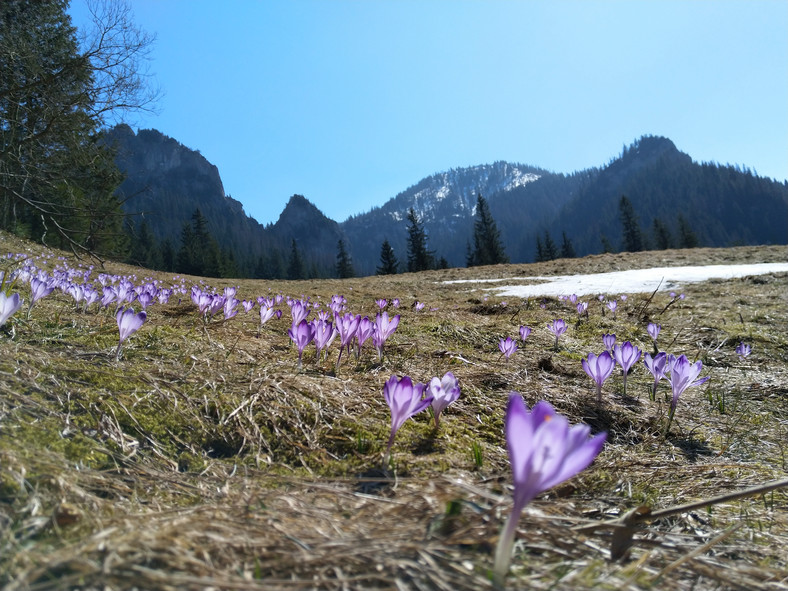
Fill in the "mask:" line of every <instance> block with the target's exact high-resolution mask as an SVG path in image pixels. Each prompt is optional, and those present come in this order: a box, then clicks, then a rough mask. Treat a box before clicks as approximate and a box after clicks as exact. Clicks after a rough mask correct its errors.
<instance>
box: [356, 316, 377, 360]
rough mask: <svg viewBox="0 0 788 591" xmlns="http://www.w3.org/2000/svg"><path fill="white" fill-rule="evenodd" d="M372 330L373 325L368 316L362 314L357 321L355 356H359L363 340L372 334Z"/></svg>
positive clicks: (373, 330) (373, 328) (373, 329)
mask: <svg viewBox="0 0 788 591" xmlns="http://www.w3.org/2000/svg"><path fill="white" fill-rule="evenodd" d="M373 332H375V325H374V324H373V323H372V321H371V320H370V319H369V317H367V316H364V318H362V319H361V320H359V321H358V328H357V329H356V344H357V345H358V347H357V349H356V357H360V356H361V347H362V346H363V345H364V341H366V340H367V339H368V338H369V337H371V336H372V333H373Z"/></svg>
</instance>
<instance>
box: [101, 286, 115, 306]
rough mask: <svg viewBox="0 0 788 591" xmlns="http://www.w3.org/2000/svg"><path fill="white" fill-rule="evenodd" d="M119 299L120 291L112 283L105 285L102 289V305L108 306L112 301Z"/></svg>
mask: <svg viewBox="0 0 788 591" xmlns="http://www.w3.org/2000/svg"><path fill="white" fill-rule="evenodd" d="M116 299H118V293H117V291H115V288H114V287H112V286H111V285H108V286H106V287H103V288H102V289H101V307H102V308H106V307H107V306H109V305H110V304H111V303H112V302H114V301H115V300H116Z"/></svg>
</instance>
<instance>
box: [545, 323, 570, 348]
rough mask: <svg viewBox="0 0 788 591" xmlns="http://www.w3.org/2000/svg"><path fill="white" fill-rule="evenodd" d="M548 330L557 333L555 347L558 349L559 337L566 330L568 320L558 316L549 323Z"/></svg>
mask: <svg viewBox="0 0 788 591" xmlns="http://www.w3.org/2000/svg"><path fill="white" fill-rule="evenodd" d="M547 330H549V331H550V332H551V333H553V334H554V335H555V348H556V350H557V349H558V337H560V336H561V335H562V334H564V333H565V332H566V322H565V321H564V319H563V318H556V319H555V320H553V321H552V322H551V323H550V324H548V325H547Z"/></svg>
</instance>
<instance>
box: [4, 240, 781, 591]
mask: <svg viewBox="0 0 788 591" xmlns="http://www.w3.org/2000/svg"><path fill="white" fill-rule="evenodd" d="M0 249H1V250H2V251H3V252H22V251H24V250H26V249H30V251H31V253H34V254H37V253H40V252H42V249H40V247H36V246H32V245H29V244H26V243H21V242H19V241H16V240H15V239H13V238H10V237H8V236H7V235H0ZM785 255H786V249H785V247H762V248H752V247H743V248H735V249H696V250H692V251H664V252H658V253H639V254H627V255H621V254H619V255H601V256H592V257H586V258H584V259H579V260H570V261H553V262H550V263H543V264H539V265H507V266H498V267H488V268H481V269H472V270H468V269H453V270H448V271H436V272H429V273H422V274H406V275H399V276H393V277H386V278H382V277H371V278H363V279H353V280H345V281H341V282H340V281H309V282H253V281H244V282H241V284H240V288H239V296H238V297H239V298H255V297H256V296H259V295H267V294H268V293H269V290H270V293H284V294H286V295H290V296H300V295H302V294H303V295H306V296H310V297H312V299H313V300H319V301H323V302H327V301H328V300H329V299H330V297H331V295H333V294H335V293H341V294H343V295H344V296H345V297H346V298H347V300H348V307H349V309H350V310H351V311H353V312H354V313H361V314H369V315H374V313H375V311H376V309H377V308H376V306H375V303H374V300H375V298H378V297H385V298H389V299H391V298H394V297H398V298H400V299H401V300H402V302H403V305H402V307H401V308H400V312H401V314H402V321H401V323H400V327H399V329H398V330H397V332H396V333H395V334H394V336H393V337H392V338H391V339H390V341H389V344H388V345H387V352H386V357H385V359H384V361H383V362H382V363H378V362H377V360H376V358H375V357H374V356H373V355H372V353H371V351H370V350H367V351H366V352H365V354H364V355H362V358H361V360H360V361H359V362H356V361H355V360H352V359H349V360H346V359H343V364H342V366H341V368H340V371H339V373H338V374H335V373H334V371H333V366H334V361H335V359H336V354H337V351H338V349H337V344H336V343H335V344H334V345H332V347H331V351H330V355H329V359H328V361H325V362H323V363H322V365H321V366H320V367H315V359H314V348H310V349H309V350H308V352H307V354H306V355H305V370H304V371H303V372H301V373H297V372H296V371H295V359H296V354H295V350H294V349H293V348H292V347H291V346H290V345H289V339H288V337H287V335H286V330H287V326H288V324H289V316H288V313H287V308H286V306H285V315H284V316H283V317H282V319H280V320H272V321H271V322H269V323H268V324H266V325H265V326H264V327H263V328H262V330H259V329H258V324H259V320H258V316H257V311H256V310H255V311H254V312H253V313H251V314H249V315H244V314H243V312H241V313H240V314H239V316H237V317H235V318H233V319H230V320H228V321H226V322H222V321H220V320H214V321H212V322H210V323H209V324H208V325H207V326H203V324H202V322H201V321H199V320H198V317H197V312H196V309H195V308H194V307H193V306H192V304H191V303H190V302H187V301H186V300H185V301H184V302H183V303H181V304H178V303H177V301H175V302H172V303H170V304H167V305H166V306H160V305H155V306H154V307H153V308H151V309H150V311H149V320H148V322H147V323H146V324H145V325H144V326H143V328H142V329H141V330H140V331H139V332H138V333H137V334H135V335H134V336H132V337H131V338H130V339H129V341H128V342H127V345H126V347H125V348H124V354H123V356H122V358H121V360H120V361H119V362H115V361H114V356H113V354H112V352H113V348H114V345H115V342H116V339H117V327H116V325H115V320H114V318H113V317H112V316H111V314H108V313H105V312H89V313H77V312H76V311H75V310H74V305H73V302H71V301H70V298H69V297H67V296H64V295H63V294H59V295H53V296H50V297H48V298H45V299H44V300H42V301H41V302H40V303H39V304H38V305H37V306H36V307H35V308H34V309H33V313H32V315H31V318H30V319H29V320H26V319H25V318H24V314H23V313H22V312H20V313H18V314H17V315H16V316H15V317H13V318H12V320H11V321H10V322H9V324H10V325H11V328H9V326H8V325H7V326H6V328H4V329H3V332H2V333H0V586H5V588H8V589H26V588H35V589H39V588H75V587H76V588H98V587H99V586H101V585H107V586H108V587H109V588H114V589H121V588H131V587H134V586H135V585H136V586H138V587H141V588H148V589H171V588H192V589H203V588H206V587H214V588H222V589H253V588H261V589H262V588H265V589H302V588H303V589H307V588H320V589H355V588H385V589H395V588H400V589H485V588H491V584H490V583H489V579H488V571H489V568H490V567H491V565H492V554H491V550H492V548H493V547H494V544H495V541H496V537H497V535H498V532H499V530H500V528H501V525H502V523H503V520H504V519H505V516H506V513H507V511H508V510H509V507H510V501H509V499H510V483H511V479H510V472H509V467H508V460H507V456H506V450H505V442H504V439H503V433H502V425H503V411H504V407H505V403H506V399H507V395H508V392H509V391H511V390H517V391H519V392H521V393H522V394H523V396H524V398H525V399H526V401H527V402H528V403H529V404H533V403H534V402H536V401H537V400H539V399H542V398H544V399H547V400H549V401H550V402H551V403H552V404H554V405H555V406H556V408H557V409H558V410H559V411H560V412H562V413H564V414H566V415H567V416H569V417H570V420H571V422H579V421H584V422H587V423H589V424H590V425H592V428H593V430H594V431H598V430H607V431H608V433H609V437H608V444H607V445H606V447H605V449H604V450H603V452H602V453H601V455H600V456H599V457H598V458H597V460H596V462H595V463H594V464H593V465H592V467H591V468H590V469H589V470H587V471H586V472H584V473H582V474H581V475H579V476H578V477H576V478H574V479H572V480H571V481H569V482H568V483H567V484H566V485H563V486H560V487H558V488H557V489H556V490H552V491H549V492H547V493H546V494H544V495H542V496H541V497H540V498H539V499H538V500H537V501H535V502H534V503H532V504H531V506H530V507H529V508H528V509H527V510H526V512H525V514H524V515H523V517H522V519H521V521H520V532H519V535H518V539H519V540H520V541H519V543H518V545H517V546H516V548H515V556H514V559H513V567H512V570H511V573H510V579H509V581H510V585H511V587H512V588H522V587H526V586H527V587H529V588H533V589H550V588H553V589H556V588H557V589H563V588H566V589H584V588H598V589H622V588H625V589H648V588H654V589H684V588H689V587H690V586H692V585H693V584H695V585H696V586H695V588H696V589H707V588H708V589H712V588H713V589H717V588H725V589H727V588H745V589H752V588H775V589H777V588H784V585H785V583H786V581H785V579H784V578H782V577H784V576H785V575H784V573H785V572H786V569H788V549H786V547H785V544H784V540H785V536H786V535H788V519H787V518H786V509H787V508H788V496H787V495H786V492H785V489H782V490H778V491H775V492H772V493H768V494H766V495H761V496H757V497H753V498H747V499H743V500H737V501H730V502H726V503H719V504H715V505H714V506H713V507H711V508H709V509H699V510H696V511H690V512H686V513H682V514H679V515H675V516H671V517H667V518H663V519H660V520H657V521H655V522H652V523H649V524H646V525H644V526H643V529H642V531H638V532H637V533H636V535H635V544H634V546H633V548H632V550H631V551H630V552H629V554H628V556H627V557H626V558H625V559H624V560H619V561H611V560H609V557H610V543H611V538H610V532H609V531H608V530H600V531H597V532H596V533H588V532H582V531H578V530H577V529H573V528H577V527H582V526H584V525H587V524H589V523H597V522H599V521H602V520H605V519H610V518H612V517H616V516H618V515H620V514H622V513H623V512H625V511H627V510H629V509H631V508H635V507H638V506H639V505H641V504H648V505H650V506H652V507H654V508H665V507H669V506H671V505H675V504H678V503H683V502H686V501H691V500H698V499H705V498H710V497H713V496H714V495H717V494H720V493H725V492H730V491H735V490H739V489H742V488H745V487H747V486H750V485H755V484H759V483H763V482H767V481H770V480H773V479H777V478H781V477H784V476H785V469H786V462H787V461H788V460H786V451H787V450H786V448H787V447H788V441H787V437H788V386H786V384H788V336H786V335H788V307H786V299H785V297H786V296H785V294H786V293H788V276H786V274H781V275H776V276H763V277H757V278H744V279H741V280H731V281H711V282H707V283H704V284H696V285H693V286H689V287H687V289H685V290H684V291H685V293H686V295H687V297H686V299H685V300H684V301H682V302H680V303H677V304H675V305H673V306H671V307H669V308H668V309H667V310H666V311H665V312H664V313H662V314H660V311H661V310H662V309H663V308H664V307H665V306H666V305H667V303H668V301H669V298H668V296H667V295H663V294H658V295H656V296H655V297H654V298H653V300H650V301H649V300H648V298H649V295H648V294H646V295H632V296H630V298H629V300H628V301H627V302H626V304H625V305H624V306H623V309H622V308H620V309H619V313H618V315H617V318H616V319H613V318H612V317H611V316H610V314H609V313H608V314H607V315H605V316H602V315H601V308H600V304H599V303H598V302H596V301H595V300H594V301H592V302H591V304H590V315H589V320H588V321H585V320H584V321H583V322H581V323H579V324H575V323H574V321H575V319H576V313H575V312H574V311H573V310H572V309H571V308H570V307H569V305H568V304H564V303H563V302H559V301H558V300H556V299H547V300H546V308H545V309H542V308H540V307H539V305H538V303H537V302H535V301H531V302H520V301H511V300H510V301H508V302H507V304H506V305H505V306H504V305H502V304H501V302H500V300H499V299H497V298H495V297H489V299H487V300H485V299H484V298H485V295H486V294H485V292H482V291H471V290H472V289H473V287H472V286H461V287H458V286H456V285H444V284H441V283H440V281H442V280H445V279H462V278H471V277H487V278H492V277H506V276H514V275H534V274H559V273H560V274H567V273H575V272H596V271H600V270H613V269H626V268H644V267H649V266H664V265H671V264H673V265H686V264H710V263H713V264H719V263H727V262H772V261H784V260H785V258H786V257H785ZM72 264H73V265H76V264H78V261H72ZM42 266H45V265H44V264H43V263H42ZM106 271H109V272H118V273H123V274H128V273H136V274H137V276H138V277H139V278H140V279H141V278H142V277H144V276H148V275H152V274H151V273H149V272H147V271H144V270H140V269H131V268H127V267H124V266H121V265H113V264H108V265H107V269H106ZM95 273H96V272H94V276H95ZM155 276H157V277H159V278H161V279H163V280H164V281H165V282H168V281H169V280H170V279H171V278H170V277H169V276H167V275H160V274H159V275H155ZM198 280H199V279H195V281H198ZM210 283H211V285H213V286H215V287H217V288H221V287H223V286H224V285H230V284H236V283H237V282H223V281H218V280H216V281H210ZM22 292H23V295H24V297H25V299H28V298H29V294H28V293H27V291H26V288H23V289H22ZM416 300H420V301H423V302H426V303H427V306H428V309H425V310H424V311H423V312H420V313H417V312H416V311H414V310H413V309H412V308H411V307H410V306H411V304H412V303H413V302H414V301H416ZM429 308H437V309H436V310H432V311H429ZM556 317H564V318H566V319H567V320H570V319H571V320H572V324H571V327H570V329H569V331H568V332H567V334H566V335H564V337H563V338H562V342H561V348H560V350H559V351H558V352H555V351H553V350H552V349H551V345H552V335H550V334H549V333H548V332H547V330H546V328H545V326H546V324H547V322H549V321H550V320H552V319H553V318H556ZM649 321H656V322H659V323H661V324H662V334H661V335H660V343H661V344H662V345H663V346H664V347H665V348H666V349H667V350H668V351H670V352H674V353H676V354H680V353H684V354H687V355H688V356H689V357H690V358H691V359H695V358H697V359H701V360H702V361H703V363H704V366H705V367H706V368H707V369H705V370H704V375H711V380H710V381H709V382H708V383H707V384H706V385H704V386H702V387H700V388H694V389H690V390H689V391H688V392H687V393H685V395H684V396H683V397H682V399H681V401H680V402H679V408H678V411H677V419H676V421H675V422H674V424H673V427H672V429H671V433H670V435H669V436H668V437H667V439H663V437H662V435H661V432H662V428H663V427H664V424H665V412H666V404H665V401H664V394H665V393H666V392H667V389H666V388H667V387H666V386H664V385H663V386H662V387H661V388H662V389H661V391H660V395H659V399H658V401H657V402H651V401H649V400H648V396H647V394H646V392H647V388H648V386H649V384H650V382H651V378H650V376H648V374H647V373H646V371H645V369H644V368H643V367H642V366H640V367H638V368H637V370H636V371H635V372H634V373H633V374H632V375H631V376H630V380H629V393H630V395H631V396H630V397H625V396H623V393H622V392H621V381H620V376H619V375H618V374H616V377H615V378H614V379H613V381H612V382H608V383H607V384H606V385H605V388H604V390H603V392H604V403H603V405H602V406H601V407H598V406H597V405H596V404H595V403H594V397H593V390H592V386H591V383H590V380H589V379H588V378H587V377H586V375H585V374H584V373H583V371H582V369H581V366H580V359H581V357H583V356H585V355H586V354H587V353H588V352H590V351H596V352H599V351H600V350H601V348H602V347H601V335H602V334H604V333H605V332H615V333H616V334H617V335H618V337H619V341H622V340H627V339H628V340H632V341H633V342H635V343H637V344H639V345H641V347H644V348H646V349H647V350H648V349H649V339H648V336H647V334H646V330H645V328H646V324H647V323H648V322H649ZM520 324H528V325H530V326H532V327H533V328H534V332H533V334H532V335H531V337H530V338H529V341H528V343H527V345H526V347H525V349H524V350H522V349H521V350H520V351H518V352H517V353H516V355H515V356H513V357H512V359H511V360H510V361H509V362H508V363H507V362H505V361H504V360H502V359H501V358H500V354H499V352H498V350H497V340H498V338H499V337H503V336H512V337H515V336H516V335H517V329H518V327H519V325H520ZM742 339H745V340H747V341H748V342H750V343H751V344H752V346H753V354H752V356H751V357H750V358H749V359H747V360H746V361H744V362H742V361H740V360H739V359H738V357H737V356H736V355H735V353H734V348H735V346H736V345H737V344H738V343H739V341H740V340H742ZM449 370H451V371H452V372H454V373H455V375H457V376H458V377H459V379H460V383H461V387H462V396H461V398H460V400H459V401H458V402H457V403H455V404H454V405H453V406H451V407H450V408H449V409H448V410H447V411H446V413H445V416H444V418H443V419H442V422H441V428H440V430H439V431H438V432H437V433H436V432H435V431H434V430H433V428H432V425H431V422H430V418H429V416H427V414H426V413H423V414H422V415H419V416H417V417H416V418H415V419H413V420H410V421H408V422H407V423H406V424H405V426H404V427H403V428H402V429H401V430H400V432H399V433H398V435H397V439H396V442H395V445H394V452H393V462H394V467H395V469H394V473H393V477H392V478H391V479H390V480H387V481H383V480H382V479H381V476H380V474H381V472H380V471H379V470H377V468H378V467H379V464H380V460H381V455H382V451H383V448H384V446H385V442H386V439H387V436H388V428H389V426H388V425H389V411H388V407H387V406H386V404H385V402H384V401H383V396H382V387H383V383H384V382H385V380H386V379H388V377H389V376H390V375H391V374H400V375H402V374H408V375H410V376H412V377H413V378H414V380H419V381H427V380H429V378H431V377H432V376H434V375H438V376H440V375H443V373H445V372H446V371H449ZM474 448H476V450H477V452H478V455H480V458H479V457H477V458H476V459H475V458H474V453H473V450H474ZM479 459H480V460H481V465H479V462H478V460H479ZM734 526H738V529H736V530H735V531H733V532H731V533H730V535H728V537H726V538H725V539H722V540H717V541H715V543H713V544H712V545H711V546H710V547H709V548H708V549H704V551H703V552H701V553H700V554H699V555H697V556H695V557H691V558H688V555H689V554H690V553H691V552H693V551H695V550H698V549H700V548H701V547H702V546H703V545H704V544H706V543H707V542H709V541H710V540H713V539H714V538H715V536H718V535H719V534H721V533H723V532H726V531H727V529H728V528H731V527H734ZM682 558H686V560H684V561H680V559H682ZM780 581H781V582H780ZM781 585H782V586H781Z"/></svg>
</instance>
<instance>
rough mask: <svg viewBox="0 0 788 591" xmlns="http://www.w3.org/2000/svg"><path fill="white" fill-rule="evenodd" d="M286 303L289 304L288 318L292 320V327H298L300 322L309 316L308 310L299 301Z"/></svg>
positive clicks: (304, 304)
mask: <svg viewBox="0 0 788 591" xmlns="http://www.w3.org/2000/svg"><path fill="white" fill-rule="evenodd" d="M288 303H289V304H290V316H291V317H292V318H293V326H298V325H299V324H301V321H302V320H306V317H307V316H309V308H308V307H307V305H306V303H304V302H303V301H301V300H293V301H291V302H288Z"/></svg>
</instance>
